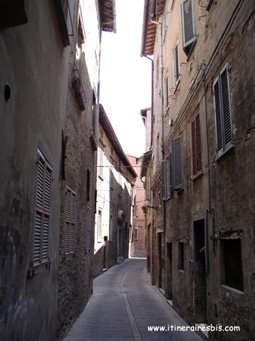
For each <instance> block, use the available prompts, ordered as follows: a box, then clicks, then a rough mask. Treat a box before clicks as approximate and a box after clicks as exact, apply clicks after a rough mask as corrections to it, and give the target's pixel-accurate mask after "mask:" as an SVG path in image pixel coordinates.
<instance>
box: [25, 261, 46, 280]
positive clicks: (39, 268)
mask: <svg viewBox="0 0 255 341" xmlns="http://www.w3.org/2000/svg"><path fill="white" fill-rule="evenodd" d="M50 265H51V263H50V261H47V262H45V263H42V264H38V265H31V267H30V268H29V269H28V272H27V278H33V277H34V276H36V275H38V274H40V273H43V272H46V271H49V270H50Z"/></svg>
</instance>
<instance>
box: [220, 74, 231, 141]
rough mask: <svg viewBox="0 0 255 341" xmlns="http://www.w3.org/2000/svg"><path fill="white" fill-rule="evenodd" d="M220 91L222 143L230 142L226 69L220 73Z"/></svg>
mask: <svg viewBox="0 0 255 341" xmlns="http://www.w3.org/2000/svg"><path fill="white" fill-rule="evenodd" d="M221 91H222V112H223V125H224V144H225V145H227V144H228V143H229V142H231V139H232V133H231V113H230V98H229V84H228V74H227V69H225V70H224V71H223V72H222V74H221Z"/></svg>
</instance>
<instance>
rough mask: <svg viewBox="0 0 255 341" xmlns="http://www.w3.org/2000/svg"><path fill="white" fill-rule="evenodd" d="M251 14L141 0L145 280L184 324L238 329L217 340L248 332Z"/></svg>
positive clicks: (240, 0) (250, 8)
mask: <svg viewBox="0 0 255 341" xmlns="http://www.w3.org/2000/svg"><path fill="white" fill-rule="evenodd" d="M254 13H255V4H254V1H251V0H234V1H231V2H229V1H220V2H219V1H217V2H216V1H207V0H202V1H195V0H180V1H177V0H175V1H173V0H168V1H151V0H146V1H145V6H144V23H143V39H142V55H144V56H150V55H153V74H154V77H153V94H152V95H153V106H152V116H153V120H152V121H153V143H152V154H151V159H150V161H147V165H146V166H147V168H146V169H145V168H142V173H143V174H146V172H148V171H149V174H151V176H152V178H151V185H150V189H151V193H152V200H151V204H150V206H152V207H154V208H156V209H152V210H149V208H148V209H146V211H147V212H150V213H149V214H151V215H152V217H151V222H152V224H153V225H152V230H153V231H154V232H153V233H152V252H151V254H150V257H151V258H152V259H151V260H150V261H151V273H152V274H151V275H152V281H153V282H155V283H156V284H157V285H158V286H159V287H161V288H162V290H164V291H165V295H166V296H167V297H168V298H171V299H172V300H173V305H174V307H175V308H176V309H177V310H178V311H179V312H180V313H181V314H182V315H183V316H184V317H185V318H186V319H187V320H188V321H189V322H191V323H195V322H196V323H198V322H207V323H208V324H210V323H211V324H214V325H216V324H220V325H222V326H223V327H225V326H239V327H240V329H241V331H239V332H234V331H233V332H224V331H223V332H214V333H210V337H211V339H219V340H240V339H241V338H242V339H244V340H250V339H252V338H253V337H254V334H255V324H254V316H255V311H254V303H255V302H254V285H255V283H254V273H255V268H254V228H253V227H254V200H253V194H252V191H253V187H254V183H255V178H254V175H253V168H254V166H255V158H254V120H255V112H254V108H255V104H254V96H253V94H254V90H255V85H254V84H255V83H254V81H255V79H254V78H255V77H254V63H253V60H252V58H253V55H254V53H253V49H252V46H253V45H254V39H255V36H254V29H255V19H254ZM145 157H146V154H145V155H144V158H145ZM147 158H149V156H148V155H147ZM150 163H151V167H148V165H150ZM146 183H147V184H148V182H147V180H146ZM146 219H147V218H146ZM153 250H154V251H153Z"/></svg>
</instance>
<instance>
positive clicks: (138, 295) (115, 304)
mask: <svg viewBox="0 0 255 341" xmlns="http://www.w3.org/2000/svg"><path fill="white" fill-rule="evenodd" d="M172 324H173V325H179V326H184V325H185V322H184V321H183V320H182V319H181V318H180V317H179V316H178V315H177V313H176V312H175V311H174V310H173V309H172V308H171V306H170V305H169V304H168V303H167V302H166V300H165V299H164V297H163V296H162V295H161V294H160V293H159V291H158V290H157V289H156V288H155V287H153V286H151V285H150V282H149V276H148V274H147V272H146V270H145V259H129V260H126V261H125V262H123V263H122V264H120V265H115V266H114V267H112V268H111V269H109V270H108V271H107V272H105V273H104V274H103V275H101V276H99V277H97V278H96V279H95V281H94V294H93V295H92V297H91V299H90V301H89V303H88V305H87V306H86V308H85V310H84V311H83V313H82V314H81V316H80V317H79V319H78V320H77V321H76V323H75V324H74V326H73V328H72V329H71V330H70V332H69V334H68V335H67V337H66V338H65V339H64V341H107V340H108V341H121V340H131V341H132V340H135V341H140V340H149V341H153V340H155V341H156V340H175V341H179V340H180V341H181V340H189V341H190V340H194V341H196V340H197V341H198V340H201V338H200V337H199V336H198V335H197V334H196V333H192V332H181V331H178V332H177V331H166V332H159V331H158V332H149V331H148V328H147V327H148V326H168V325H172Z"/></svg>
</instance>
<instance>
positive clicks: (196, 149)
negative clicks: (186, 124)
mask: <svg viewBox="0 0 255 341" xmlns="http://www.w3.org/2000/svg"><path fill="white" fill-rule="evenodd" d="M191 132H192V161H193V174H194V175H195V174H197V173H198V172H199V171H201V170H202V150H201V132H200V117H199V114H198V115H197V116H196V118H195V119H194V121H193V122H192V123H191Z"/></svg>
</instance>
